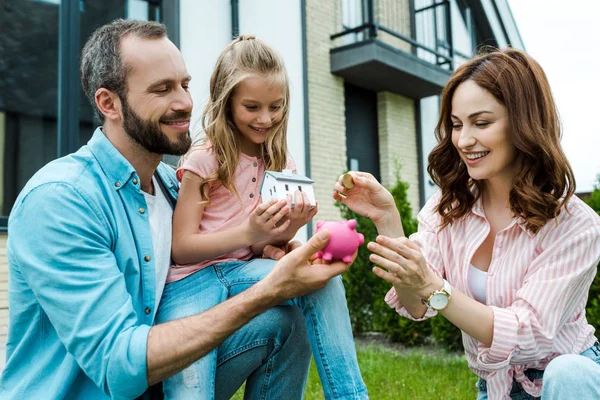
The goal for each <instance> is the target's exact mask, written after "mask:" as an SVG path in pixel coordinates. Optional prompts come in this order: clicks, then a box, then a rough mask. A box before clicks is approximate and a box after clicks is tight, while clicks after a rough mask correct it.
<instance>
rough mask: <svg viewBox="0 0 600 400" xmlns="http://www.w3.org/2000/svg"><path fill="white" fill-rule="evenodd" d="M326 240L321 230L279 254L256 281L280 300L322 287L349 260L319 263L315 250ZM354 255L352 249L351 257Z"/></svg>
mask: <svg viewBox="0 0 600 400" xmlns="http://www.w3.org/2000/svg"><path fill="white" fill-rule="evenodd" d="M328 241H329V232H328V231H326V230H324V231H320V232H319V233H317V234H316V235H314V236H313V237H312V238H310V240H309V241H308V242H307V243H306V244H304V245H302V246H300V247H298V248H296V249H294V250H293V251H291V252H289V253H288V254H286V255H285V256H284V257H283V258H281V259H280V260H279V261H278V262H277V264H275V267H274V268H273V271H271V273H270V274H269V275H267V276H266V277H265V279H263V280H262V281H261V282H259V283H258V284H257V285H267V286H268V287H269V290H271V291H273V293H275V294H276V296H277V297H278V299H279V300H280V301H281V302H283V301H285V300H289V299H292V298H294V297H299V296H302V295H305V294H307V293H309V292H312V291H315V290H317V289H320V288H322V287H324V286H325V285H326V284H327V281H329V280H330V279H331V278H333V277H334V276H336V275H340V274H341V273H343V272H346V271H347V270H348V268H350V265H351V264H352V263H344V262H341V261H335V262H331V263H327V264H325V263H323V260H321V259H316V258H315V254H316V253H317V252H318V251H319V250H322V249H323V248H324V247H325V246H326V245H327V242H328ZM355 258H356V253H355V254H354V257H353V259H352V262H354V259H355Z"/></svg>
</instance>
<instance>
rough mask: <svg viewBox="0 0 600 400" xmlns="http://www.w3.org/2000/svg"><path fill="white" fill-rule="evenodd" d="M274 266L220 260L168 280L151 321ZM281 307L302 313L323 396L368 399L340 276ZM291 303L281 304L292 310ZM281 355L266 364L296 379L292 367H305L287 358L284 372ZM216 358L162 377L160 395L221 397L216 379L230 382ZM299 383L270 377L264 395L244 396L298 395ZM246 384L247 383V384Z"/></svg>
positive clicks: (215, 297) (244, 284)
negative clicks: (186, 275)
mask: <svg viewBox="0 0 600 400" xmlns="http://www.w3.org/2000/svg"><path fill="white" fill-rule="evenodd" d="M274 265H275V261H274V260H268V259H255V260H252V261H249V262H228V263H220V264H215V265H213V266H211V267H207V268H204V269H202V270H200V271H198V272H196V273H194V274H192V275H190V276H188V277H186V278H184V279H182V280H180V281H177V282H173V283H170V284H168V285H167V286H166V287H165V290H164V294H163V297H162V300H161V302H160V307H159V309H158V313H157V317H156V318H157V322H158V323H161V322H166V321H172V320H175V319H179V318H183V317H187V316H190V315H194V314H198V313H201V312H203V311H205V310H208V309H210V308H211V307H213V306H215V305H217V304H219V303H221V302H223V301H225V300H226V299H227V298H229V297H231V296H235V295H236V294H238V293H241V292H242V291H244V290H246V289H248V288H249V287H250V286H252V285H254V284H255V283H256V282H258V281H260V280H261V279H263V278H264V277H265V276H266V275H267V274H268V273H269V272H270V271H271V270H272V269H273V266H274ZM284 305H288V306H289V305H294V306H296V307H297V308H299V309H300V310H301V311H302V313H303V314H304V319H305V327H303V329H306V328H308V339H309V341H310V345H311V347H312V352H313V355H314V358H315V362H316V364H317V369H318V371H319V376H320V378H321V383H322V385H323V392H324V394H325V398H327V399H364V398H368V395H367V389H366V387H365V384H364V382H363V380H362V377H361V375H360V370H359V368H358V362H357V359H356V348H355V345H354V338H353V337H352V328H351V326H350V317H349V315H348V306H347V303H346V298H345V292H344V286H343V284H342V280H341V277H335V278H333V279H331V280H330V281H329V282H328V283H327V285H326V286H325V287H324V288H323V289H320V290H318V291H316V292H313V293H311V294H308V295H306V296H303V297H299V298H296V299H292V300H290V301H288V302H286V303H285V304H284ZM296 307H281V308H284V309H285V308H292V309H296ZM258 329H259V331H260V330H262V327H260V325H259V326H258ZM296 329H298V328H297V327H296ZM303 332H305V330H304V331H303ZM281 358H282V357H280V359H279V360H276V361H274V362H273V366H272V368H278V369H280V371H281V376H282V377H283V376H285V377H286V379H287V380H293V379H296V374H297V372H296V371H295V370H294V369H298V368H300V367H301V368H306V367H305V365H302V366H298V365H296V364H295V363H292V362H287V364H288V366H287V367H286V368H287V369H286V370H285V372H284V368H280V366H279V365H275V362H283V361H284V360H282V359H281ZM222 362H223V360H222V358H221V352H220V351H216V350H215V351H213V352H211V353H209V354H208V355H206V356H205V357H203V358H202V359H200V360H198V361H196V362H195V363H194V364H192V365H191V366H190V367H188V368H186V369H185V370H183V371H182V372H180V373H179V374H177V375H175V376H173V377H171V378H169V379H167V380H165V382H163V390H164V392H165V398H166V399H178V400H179V399H212V398H221V397H224V398H225V397H226V396H222V394H221V393H220V392H219V390H220V389H219V381H220V380H230V377H229V376H227V375H229V374H228V373H226V371H223V374H221V365H222ZM237 363H238V361H237V359H236V358H233V359H231V361H230V364H231V365H232V366H234V365H236V364H237ZM289 364H293V365H289ZM232 368H233V367H232ZM304 373H306V372H304ZM243 381H244V379H241V382H240V384H241V383H242V382H243ZM299 381H301V383H302V388H301V389H297V386H298V384H296V385H293V386H290V385H289V384H287V383H286V384H284V383H282V382H281V381H280V380H279V379H274V378H271V379H269V380H268V383H267V384H266V388H265V390H266V391H267V392H268V394H266V395H264V394H262V393H261V394H259V393H256V394H250V395H248V393H247V396H248V397H247V398H251V399H258V398H265V399H266V398H271V399H283V398H285V399H288V398H289V399H292V398H301V397H302V395H303V390H304V385H305V383H306V378H304V379H299ZM246 385H247V386H248V383H246ZM293 388H294V389H293ZM246 390H248V389H246ZM292 390H294V394H293V395H291V393H292ZM231 394H233V392H231Z"/></svg>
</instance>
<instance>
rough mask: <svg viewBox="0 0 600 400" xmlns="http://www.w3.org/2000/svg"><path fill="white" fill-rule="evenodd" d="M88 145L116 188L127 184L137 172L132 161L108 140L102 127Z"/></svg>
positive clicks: (95, 132)
mask: <svg viewBox="0 0 600 400" xmlns="http://www.w3.org/2000/svg"><path fill="white" fill-rule="evenodd" d="M87 145H88V148H89V149H90V151H91V153H92V154H93V155H94V157H95V158H96V160H98V164H100V168H102V170H103V171H104V173H105V174H106V176H107V177H108V179H109V180H110V181H112V183H113V185H114V188H115V189H116V190H119V189H120V188H122V187H123V186H125V184H126V183H127V182H128V181H129V179H131V177H132V176H133V175H134V174H135V169H134V168H133V166H132V165H131V163H130V162H129V161H127V159H126V158H125V156H123V154H121V153H120V152H119V150H117V148H116V147H115V146H114V145H113V144H112V143H111V142H110V140H108V138H107V137H106V136H105V135H104V132H102V129H101V128H100V127H98V128H96V130H95V131H94V135H93V136H92V138H91V139H90V141H89V142H88V144H87Z"/></svg>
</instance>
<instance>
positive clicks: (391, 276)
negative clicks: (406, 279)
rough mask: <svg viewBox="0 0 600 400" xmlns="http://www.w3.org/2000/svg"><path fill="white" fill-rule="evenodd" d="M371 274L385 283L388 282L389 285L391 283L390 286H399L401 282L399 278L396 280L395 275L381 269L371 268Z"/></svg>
mask: <svg viewBox="0 0 600 400" xmlns="http://www.w3.org/2000/svg"><path fill="white" fill-rule="evenodd" d="M372 271H373V273H374V274H375V275H377V276H378V277H380V278H381V279H384V280H386V281H388V282H389V283H391V284H392V285H398V284H401V283H402V282H401V281H400V278H398V276H397V275H395V274H392V273H390V272H387V271H384V270H383V269H381V268H378V267H374V268H373V270H372Z"/></svg>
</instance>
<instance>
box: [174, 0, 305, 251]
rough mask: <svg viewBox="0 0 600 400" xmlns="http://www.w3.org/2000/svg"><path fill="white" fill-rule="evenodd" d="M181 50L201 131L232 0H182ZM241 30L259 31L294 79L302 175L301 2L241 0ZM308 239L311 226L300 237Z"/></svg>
mask: <svg viewBox="0 0 600 400" xmlns="http://www.w3.org/2000/svg"><path fill="white" fill-rule="evenodd" d="M180 11H181V17H180V18H181V51H182V53H183V57H184V58H185V61H186V64H187V68H188V71H189V73H190V74H191V75H192V82H191V84H190V88H191V92H192V97H193V99H194V111H193V115H192V132H193V133H196V134H197V133H199V132H200V129H201V125H200V121H199V119H200V117H201V116H202V111H203V109H204V106H205V105H206V100H207V99H208V94H209V80H210V75H211V74H212V71H213V68H214V65H215V62H216V61H217V57H218V56H219V54H220V53H221V51H223V49H224V48H225V46H226V45H227V44H228V43H229V42H230V41H231V1H230V0H211V1H210V2H208V1H198V0H181V10H180ZM239 23H240V26H239V28H240V33H251V34H254V35H255V36H256V37H257V38H258V39H262V40H264V41H265V42H267V43H268V44H269V45H271V46H272V47H273V48H274V49H275V50H276V51H277V52H278V53H279V54H280V55H281V57H282V58H283V60H284V62H285V65H286V68H287V70H288V75H289V77H290V83H291V85H290V95H291V102H290V120H289V124H288V147H289V149H290V152H291V154H292V157H293V159H294V161H295V163H296V166H297V169H298V173H300V174H305V173H306V163H305V146H304V79H303V63H302V20H301V4H300V1H299V0H285V1H277V2H275V1H272V0H240V2H239ZM297 238H298V239H300V240H305V239H306V230H305V229H302V230H301V231H300V232H299V233H298V236H297Z"/></svg>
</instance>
